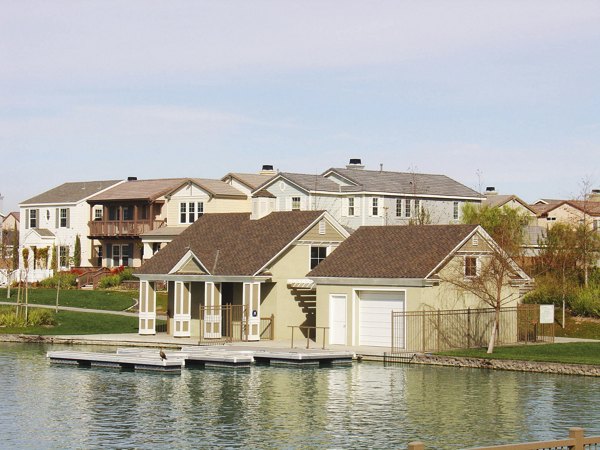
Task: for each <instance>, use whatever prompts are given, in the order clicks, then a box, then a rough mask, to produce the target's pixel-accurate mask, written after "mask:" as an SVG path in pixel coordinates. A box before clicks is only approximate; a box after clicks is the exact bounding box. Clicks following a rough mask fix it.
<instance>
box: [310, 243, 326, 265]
mask: <svg viewBox="0 0 600 450" xmlns="http://www.w3.org/2000/svg"><path fill="white" fill-rule="evenodd" d="M326 256H327V247H311V248H310V268H311V269H314V268H315V267H317V266H318V265H319V263H320V262H321V261H323V260H324V259H325V257H326Z"/></svg>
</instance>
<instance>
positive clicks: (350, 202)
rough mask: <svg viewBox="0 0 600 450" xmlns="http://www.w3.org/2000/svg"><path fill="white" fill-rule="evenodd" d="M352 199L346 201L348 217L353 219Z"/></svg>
mask: <svg viewBox="0 0 600 450" xmlns="http://www.w3.org/2000/svg"><path fill="white" fill-rule="evenodd" d="M354 211H355V208H354V197H350V198H349V199H348V216H350V217H353V216H354Z"/></svg>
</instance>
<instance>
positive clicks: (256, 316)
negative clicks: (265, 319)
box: [242, 282, 260, 341]
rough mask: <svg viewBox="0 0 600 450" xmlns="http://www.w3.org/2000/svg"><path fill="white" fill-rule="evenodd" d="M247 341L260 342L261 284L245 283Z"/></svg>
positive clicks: (244, 299)
mask: <svg viewBox="0 0 600 450" xmlns="http://www.w3.org/2000/svg"><path fill="white" fill-rule="evenodd" d="M242 301H243V305H244V319H245V322H246V339H247V340H248V341H260V283H256V282H255V283H244V293H243V299H242Z"/></svg>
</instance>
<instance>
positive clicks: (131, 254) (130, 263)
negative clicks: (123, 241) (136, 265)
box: [127, 244, 133, 266]
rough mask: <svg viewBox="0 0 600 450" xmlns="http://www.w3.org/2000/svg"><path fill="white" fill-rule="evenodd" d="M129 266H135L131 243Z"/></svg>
mask: <svg viewBox="0 0 600 450" xmlns="http://www.w3.org/2000/svg"><path fill="white" fill-rule="evenodd" d="M127 265H128V266H133V244H129V260H128V261H127Z"/></svg>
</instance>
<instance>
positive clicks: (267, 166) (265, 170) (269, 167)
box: [258, 164, 277, 175]
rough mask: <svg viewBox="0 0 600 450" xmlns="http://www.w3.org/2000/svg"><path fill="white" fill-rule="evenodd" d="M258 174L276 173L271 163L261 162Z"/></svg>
mask: <svg viewBox="0 0 600 450" xmlns="http://www.w3.org/2000/svg"><path fill="white" fill-rule="evenodd" d="M258 173H259V174H260V175H277V172H276V171H275V170H274V169H273V166H272V165H271V164H263V166H262V169H260V172H258Z"/></svg>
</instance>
